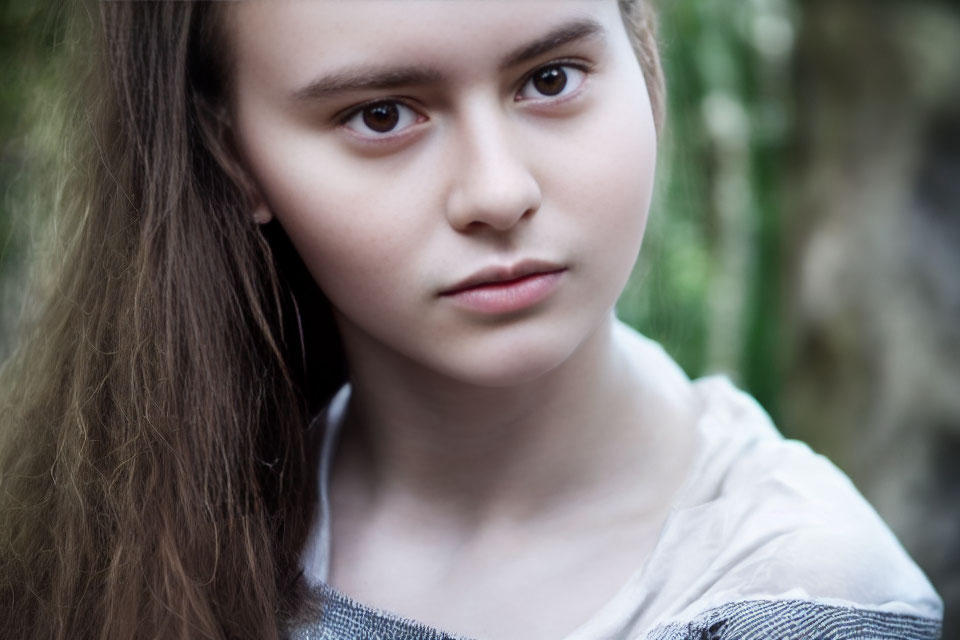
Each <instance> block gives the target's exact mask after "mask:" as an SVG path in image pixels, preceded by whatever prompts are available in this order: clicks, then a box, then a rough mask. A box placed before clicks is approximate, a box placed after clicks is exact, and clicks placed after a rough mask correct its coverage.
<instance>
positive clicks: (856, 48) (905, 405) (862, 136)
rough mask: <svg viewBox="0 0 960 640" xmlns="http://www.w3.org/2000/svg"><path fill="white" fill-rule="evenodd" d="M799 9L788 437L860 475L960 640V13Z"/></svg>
mask: <svg viewBox="0 0 960 640" xmlns="http://www.w3.org/2000/svg"><path fill="white" fill-rule="evenodd" d="M798 9H799V27H800V28H799V33H798V41H797V51H796V58H795V78H794V101H795V106H796V129H795V132H794V136H793V140H794V143H793V152H792V154H791V156H790V157H789V162H788V166H787V175H788V176H789V177H788V180H787V183H786V185H785V192H784V193H785V198H784V202H785V209H784V236H783V244H784V247H785V250H786V253H785V263H784V274H783V278H784V286H783V288H782V291H783V296H784V305H785V306H784V310H785V313H784V315H783V317H784V322H785V323H786V326H787V330H786V332H785V334H786V335H787V336H788V344H787V347H786V349H787V352H786V356H785V361H786V374H785V377H784V379H783V382H782V395H781V399H782V408H783V418H782V420H783V427H784V430H786V431H788V432H789V433H790V434H791V435H795V436H798V437H801V438H802V439H804V440H807V441H808V442H810V443H811V444H812V445H813V446H814V448H815V449H817V450H819V451H821V452H823V453H826V454H827V455H828V456H830V457H831V458H832V459H833V460H834V461H836V462H837V463H838V464H839V465H840V466H841V467H842V468H844V469H845V470H846V471H847V472H848V474H849V475H850V476H851V477H852V478H853V480H854V481H855V483H856V484H857V485H858V486H859V487H860V489H861V490H862V491H863V492H864V494H865V495H866V496H867V498H868V499H869V500H870V501H871V502H872V503H873V504H874V506H875V507H876V508H877V509H878V511H879V512H880V514H881V515H882V516H883V517H884V519H886V520H887V522H888V523H889V524H890V525H891V526H892V528H893V529H894V530H895V531H896V532H897V534H898V535H899V536H900V538H901V540H902V541H903V542H904V544H905V546H907V547H908V549H909V550H910V552H911V553H912V554H913V556H914V557H915V558H916V559H917V560H918V562H920V564H921V565H922V566H923V567H924V569H925V570H926V571H927V573H928V575H929V576H930V577H931V579H932V580H933V581H934V583H935V584H936V586H937V587H938V589H939V590H940V592H941V594H942V595H943V597H944V600H945V602H946V606H947V621H946V626H945V629H944V638H960V626H958V621H957V620H955V619H954V617H953V616H952V613H953V612H955V611H958V610H960V11H958V7H957V5H956V3H947V2H932V1H917V0H859V1H856V0H846V1H837V0H806V1H805V2H802V3H799V5H798Z"/></svg>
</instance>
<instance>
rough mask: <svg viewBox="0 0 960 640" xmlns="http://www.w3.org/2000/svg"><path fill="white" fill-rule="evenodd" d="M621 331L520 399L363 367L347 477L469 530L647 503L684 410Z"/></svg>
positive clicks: (602, 332)
mask: <svg viewBox="0 0 960 640" xmlns="http://www.w3.org/2000/svg"><path fill="white" fill-rule="evenodd" d="M615 330H616V329H615V325H614V321H613V319H612V316H611V318H610V319H609V320H608V321H606V322H604V323H603V324H601V326H599V327H598V328H597V330H596V331H595V332H594V333H593V334H591V335H590V336H589V337H588V338H587V339H586V340H585V341H584V343H583V344H581V345H580V347H579V348H578V349H577V350H576V351H575V353H574V354H573V355H572V356H571V357H570V358H568V359H567V360H566V361H565V362H564V363H563V364H561V365H560V366H558V367H557V368H556V369H554V370H553V371H550V372H549V373H547V374H545V375H542V376H540V377H538V378H537V379H536V380H534V381H532V382H529V383H524V384H521V385H517V386H512V387H508V388H488V387H479V386H475V385H470V384H465V383H462V382H459V381H455V380H450V379H448V378H442V377H440V376H436V375H433V374H431V373H429V372H425V371H422V370H416V367H413V366H411V365H410V364H409V363H403V362H397V361H391V360H389V359H386V360H385V359H383V358H375V359H374V358H366V359H364V358H353V359H352V360H351V362H352V364H354V365H356V364H357V363H360V366H354V369H353V371H352V383H353V397H352V400H351V408H350V411H349V415H348V419H347V424H346V425H345V429H344V438H343V444H342V451H343V454H344V455H342V456H339V457H340V458H341V460H343V464H342V465H340V470H342V471H343V473H346V474H348V475H350V476H352V477H353V478H355V479H358V482H359V483H360V486H361V487H362V489H361V491H362V493H364V494H365V495H366V497H367V498H368V500H369V501H370V503H371V504H376V503H378V502H381V501H384V502H386V501H390V500H394V499H397V498H398V497H400V498H402V499H403V500H405V501H408V502H409V501H412V502H413V503H417V504H421V505H424V508H426V509H429V510H431V511H434V512H435V511H438V510H439V511H443V512H444V515H445V516H446V517H454V518H457V519H459V520H461V521H462V522H463V523H464V525H465V526H474V524H475V523H476V522H477V521H480V520H487V519H491V518H505V519H509V520H530V519H531V518H536V517H544V518H549V514H550V513H551V512H553V511H558V512H564V513H569V511H570V509H569V505H570V504H576V503H572V502H571V500H577V501H581V502H583V503H590V502H591V501H595V499H596V498H598V497H601V496H609V495H625V493H624V491H623V490H622V489H625V488H627V487H631V489H630V490H629V491H628V492H627V495H630V496H631V497H633V498H635V497H636V490H635V487H637V486H638V482H639V483H640V484H643V479H642V472H638V469H648V470H650V472H651V474H654V473H657V462H658V461H659V462H660V463H661V464H662V463H663V455H662V454H663V453H664V451H663V448H664V447H663V445H664V443H665V440H664V438H665V435H667V434H664V433H661V432H659V431H662V429H661V430H659V431H658V430H656V429H655V428H654V427H655V426H660V425H661V424H662V422H663V417H664V414H665V413H670V412H675V411H677V408H676V407H675V406H674V405H673V404H672V403H671V401H670V400H667V399H665V398H664V395H663V394H662V393H659V392H654V391H653V390H652V389H651V387H650V383H651V382H652V381H653V379H652V378H647V377H645V376H644V373H643V372H642V371H641V370H638V369H637V367H636V366H635V364H634V363H631V361H630V359H628V358H627V357H626V356H625V354H624V350H623V349H622V348H618V346H617V339H616V337H615V335H614V334H615ZM348 349H349V344H348ZM373 361H376V366H375V367H374V366H371V367H364V366H362V363H363V362H373ZM338 473H340V471H338ZM359 479H362V480H359ZM618 489H621V490H620V491H618ZM594 503H595V502H594ZM558 507H562V508H558Z"/></svg>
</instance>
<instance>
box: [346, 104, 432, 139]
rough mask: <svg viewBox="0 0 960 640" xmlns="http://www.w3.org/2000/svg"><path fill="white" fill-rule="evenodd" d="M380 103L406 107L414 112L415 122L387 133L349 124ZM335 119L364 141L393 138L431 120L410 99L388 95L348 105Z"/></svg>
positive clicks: (401, 107)
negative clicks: (358, 128)
mask: <svg viewBox="0 0 960 640" xmlns="http://www.w3.org/2000/svg"><path fill="white" fill-rule="evenodd" d="M378 104H393V105H397V106H398V107H399V108H400V109H405V110H408V111H410V112H412V113H413V114H414V117H415V120H414V122H413V123H411V124H409V125H407V126H405V127H403V128H402V129H398V130H391V131H387V132H385V133H376V132H373V131H371V132H370V133H369V134H365V133H363V132H361V131H357V130H356V129H353V128H351V127H349V126H347V124H348V123H349V122H350V121H351V120H353V119H354V118H356V117H357V116H359V115H360V114H362V113H363V111H364V110H365V109H369V108H370V107H374V106H376V105H378ZM333 120H334V122H335V123H336V126H337V127H339V128H342V129H345V130H346V131H348V132H349V133H350V134H351V135H353V136H354V137H356V138H358V139H360V140H362V141H364V142H382V141H387V140H392V139H394V138H398V137H401V136H403V135H404V134H405V133H406V132H407V131H408V130H410V129H412V128H413V127H414V126H416V125H418V124H420V123H422V122H426V121H427V120H429V118H428V117H427V116H425V115H424V114H423V112H422V111H421V110H420V109H418V108H415V107H413V106H411V105H410V101H409V100H407V99H405V98H399V97H386V98H375V99H373V100H367V101H366V102H362V103H360V104H356V105H353V106H350V107H347V108H346V109H344V110H343V111H340V112H339V113H337V114H336V115H335V116H334V117H333Z"/></svg>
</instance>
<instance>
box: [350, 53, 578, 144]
mask: <svg viewBox="0 0 960 640" xmlns="http://www.w3.org/2000/svg"><path fill="white" fill-rule="evenodd" d="M554 68H559V69H564V70H565V71H566V73H567V75H568V76H569V71H570V70H571V69H572V70H574V71H576V72H577V73H578V74H581V76H582V77H581V78H580V79H579V81H578V82H577V84H576V86H575V87H574V88H573V89H571V90H570V91H569V92H568V93H563V91H564V90H566V86H564V87H562V88H561V93H559V94H558V95H555V96H548V95H542V94H541V97H540V98H521V97H520V93H521V92H522V91H523V90H524V88H526V87H527V85H529V84H530V83H531V82H533V80H534V78H535V77H536V76H537V74H539V73H542V72H544V71H546V70H548V69H554ZM592 70H593V69H592V66H591V65H588V64H586V63H585V62H583V61H580V60H569V59H560V60H552V61H550V62H548V63H546V64H543V65H541V66H539V67H537V68H536V69H534V70H533V71H531V72H530V73H529V74H527V75H526V76H525V77H524V78H523V81H522V82H521V83H520V84H519V87H518V88H517V90H516V92H515V94H514V100H515V101H516V102H536V103H560V102H566V101H567V100H570V99H571V98H573V97H574V96H576V95H577V94H579V93H580V89H581V87H583V84H584V83H585V82H586V81H587V79H588V77H589V75H590V73H591V71H592ZM566 82H569V80H567V81H566ZM381 105H393V106H396V107H398V108H399V110H400V111H401V112H409V113H410V114H412V115H413V119H414V122H413V123H411V124H408V125H407V126H405V127H403V128H402V129H401V130H400V131H399V132H395V130H394V129H390V130H389V131H386V132H383V133H382V134H381V135H377V134H373V135H370V134H367V133H362V132H360V131H357V130H356V129H352V128H351V127H349V126H348V125H349V123H350V122H351V121H352V120H356V119H361V118H362V117H363V115H364V112H366V111H367V110H368V109H370V108H372V107H377V106H381ZM400 117H401V118H402V117H403V115H401V116H400ZM407 117H409V116H407ZM426 119H427V118H426V116H424V115H423V114H421V113H420V112H419V111H418V110H417V109H414V108H413V107H411V106H410V105H409V104H407V103H406V102H405V101H404V100H402V99H382V98H380V99H377V100H372V101H370V102H366V103H363V104H359V105H357V106H355V107H352V108H351V109H349V110H348V111H347V112H346V113H344V114H343V115H341V116H340V117H339V118H338V119H337V124H338V125H339V126H341V127H343V128H345V129H347V130H349V131H351V132H352V133H354V134H355V135H357V136H358V137H361V138H364V139H365V140H366V141H369V142H379V141H385V140H391V139H393V138H397V137H400V136H402V135H403V134H404V132H406V131H407V130H408V129H410V127H412V126H414V125H415V124H419V123H420V122H424V121H426ZM361 126H363V125H361Z"/></svg>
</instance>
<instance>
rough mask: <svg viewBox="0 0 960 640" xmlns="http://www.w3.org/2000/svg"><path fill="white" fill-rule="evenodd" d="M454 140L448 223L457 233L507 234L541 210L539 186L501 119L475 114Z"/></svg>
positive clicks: (492, 115) (499, 117)
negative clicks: (453, 171) (482, 230)
mask: <svg viewBox="0 0 960 640" xmlns="http://www.w3.org/2000/svg"><path fill="white" fill-rule="evenodd" d="M460 133H461V135H459V136H458V137H457V138H456V142H455V144H456V151H455V156H456V158H457V162H456V164H455V165H454V170H455V174H454V178H453V180H452V182H451V189H450V192H449V196H448V200H447V219H448V221H449V223H450V225H451V226H452V227H453V228H454V229H456V230H458V231H460V232H473V231H479V230H481V229H484V228H487V229H494V230H496V231H500V232H503V231H508V230H510V229H511V228H513V227H514V225H516V224H517V223H518V222H519V221H520V220H522V219H524V218H528V217H530V216H532V215H533V214H534V213H535V212H536V211H537V210H538V209H539V208H540V200H541V193H540V185H539V183H538V182H537V180H536V178H535V177H534V175H533V174H532V173H531V171H530V167H529V163H528V161H527V160H526V159H525V158H524V157H523V154H522V153H520V150H519V149H518V147H519V146H520V144H519V141H518V140H516V139H511V138H512V137H513V136H511V135H510V132H509V128H508V127H507V125H506V123H505V122H503V121H502V116H497V115H494V114H491V113H487V114H486V115H485V116H481V115H478V114H475V116H474V117H473V118H472V119H471V122H470V124H469V125H468V126H465V127H463V128H462V129H461V132H460Z"/></svg>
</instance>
